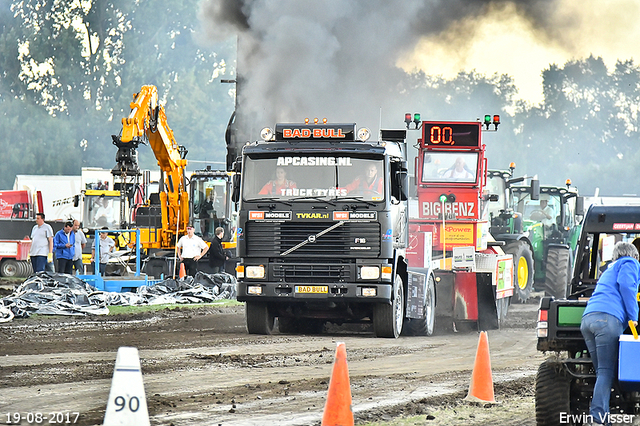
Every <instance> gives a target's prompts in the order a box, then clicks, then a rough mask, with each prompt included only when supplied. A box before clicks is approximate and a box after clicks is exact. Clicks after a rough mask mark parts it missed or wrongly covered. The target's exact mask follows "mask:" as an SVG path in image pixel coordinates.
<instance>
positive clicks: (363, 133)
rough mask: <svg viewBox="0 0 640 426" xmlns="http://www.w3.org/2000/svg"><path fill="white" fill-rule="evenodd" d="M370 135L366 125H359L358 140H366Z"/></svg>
mask: <svg viewBox="0 0 640 426" xmlns="http://www.w3.org/2000/svg"><path fill="white" fill-rule="evenodd" d="M370 137H371V131H370V130H369V129H367V128H366V127H361V128H359V129H358V140H361V141H362V142H366V141H368V140H369V138H370Z"/></svg>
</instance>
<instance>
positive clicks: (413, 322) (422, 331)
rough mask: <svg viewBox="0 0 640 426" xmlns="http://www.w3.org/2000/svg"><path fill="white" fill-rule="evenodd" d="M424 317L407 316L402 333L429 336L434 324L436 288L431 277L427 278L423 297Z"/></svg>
mask: <svg viewBox="0 0 640 426" xmlns="http://www.w3.org/2000/svg"><path fill="white" fill-rule="evenodd" d="M424 314H425V315H424V318H407V319H406V320H405V323H404V329H403V330H402V331H403V334H406V335H408V336H431V335H432V334H433V330H434V329H435V324H436V288H435V284H434V282H433V277H432V276H430V277H429V279H428V280H427V285H426V288H425V298H424Z"/></svg>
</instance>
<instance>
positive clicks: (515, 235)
mask: <svg viewBox="0 0 640 426" xmlns="http://www.w3.org/2000/svg"><path fill="white" fill-rule="evenodd" d="M512 176H513V168H510V171H489V179H488V180H489V184H488V185H489V188H490V192H491V193H492V194H493V193H496V194H498V196H499V197H498V201H495V202H490V203H489V213H490V217H491V228H490V233H491V235H492V236H493V238H495V239H496V240H497V241H503V242H504V243H505V245H504V246H503V247H502V249H503V250H504V252H505V253H507V254H512V255H513V263H514V267H515V268H514V269H515V280H514V281H515V292H514V296H515V299H516V300H519V301H521V302H525V301H526V300H527V299H528V298H529V296H530V295H531V292H532V291H533V289H534V288H535V289H536V290H537V291H544V292H545V293H546V294H548V295H551V296H554V297H556V298H563V297H565V296H566V292H567V286H568V284H569V279H570V275H571V273H570V271H571V267H572V260H573V258H574V256H573V255H574V253H575V248H576V244H577V239H578V236H579V235H580V221H581V219H582V215H583V198H582V197H580V196H578V192H577V190H576V189H575V188H572V187H571V184H570V181H567V185H566V188H564V187H553V186H543V187H540V186H539V184H538V180H537V179H535V178H531V185H530V186H525V185H514V184H515V183H520V182H523V181H525V180H526V179H530V178H527V177H519V178H513V177H512Z"/></svg>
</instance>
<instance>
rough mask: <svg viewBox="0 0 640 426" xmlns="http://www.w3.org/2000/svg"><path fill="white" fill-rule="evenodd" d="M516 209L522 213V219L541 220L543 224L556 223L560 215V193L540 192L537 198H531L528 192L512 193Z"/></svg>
mask: <svg viewBox="0 0 640 426" xmlns="http://www.w3.org/2000/svg"><path fill="white" fill-rule="evenodd" d="M514 204H515V205H516V211H518V212H520V213H522V217H523V218H524V220H532V221H534V222H542V223H544V224H545V225H552V224H554V223H557V218H558V216H560V204H561V201H560V195H559V194H540V199H539V200H532V199H531V194H529V193H528V192H518V193H514Z"/></svg>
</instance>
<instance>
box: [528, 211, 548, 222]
mask: <svg viewBox="0 0 640 426" xmlns="http://www.w3.org/2000/svg"><path fill="white" fill-rule="evenodd" d="M546 218H547V215H546V213H545V212H543V211H542V210H539V209H538V210H533V211H532V212H531V213H530V214H529V219H531V220H536V221H540V220H545V219H546Z"/></svg>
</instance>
